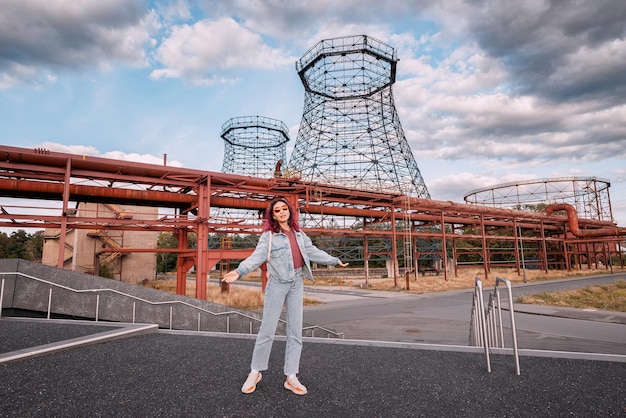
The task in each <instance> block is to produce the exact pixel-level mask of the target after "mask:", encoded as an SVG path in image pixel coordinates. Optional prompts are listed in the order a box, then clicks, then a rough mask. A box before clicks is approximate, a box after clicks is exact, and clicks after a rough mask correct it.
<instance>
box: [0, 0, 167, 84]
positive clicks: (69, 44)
mask: <svg viewBox="0 0 626 418" xmlns="http://www.w3.org/2000/svg"><path fill="white" fill-rule="evenodd" d="M157 29H158V25H157V23H156V16H155V14H154V13H151V12H147V11H146V9H145V8H143V7H142V3H141V2H140V1H137V0H131V1H129V0H108V1H106V2H104V1H99V0H81V1H80V2H76V1H72V0H57V1H53V2H51V1H48V0H28V1H22V0H5V1H3V2H2V12H1V13H0V45H2V46H3V47H2V48H0V80H4V81H0V88H8V87H13V86H15V85H19V84H22V83H35V84H39V83H45V82H46V81H47V80H49V78H50V75H49V74H50V73H64V72H72V73H74V72H80V71H81V70H86V69H90V68H97V69H100V70H110V69H112V68H113V67H115V66H116V65H120V64H121V65H128V66H132V67H142V66H147V65H148V61H147V58H146V54H145V51H144V47H145V46H149V45H151V44H152V43H153V40H152V38H151V34H152V33H154V32H155V31H156V30H157ZM24 69H28V71H24ZM52 77H54V75H53V76H52Z"/></svg>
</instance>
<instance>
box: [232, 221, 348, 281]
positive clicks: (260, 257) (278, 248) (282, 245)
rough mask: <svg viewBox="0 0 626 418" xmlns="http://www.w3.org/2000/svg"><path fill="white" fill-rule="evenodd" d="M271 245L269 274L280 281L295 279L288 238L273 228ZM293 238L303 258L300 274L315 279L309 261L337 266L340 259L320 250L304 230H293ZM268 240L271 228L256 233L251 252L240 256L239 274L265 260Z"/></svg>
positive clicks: (246, 272) (248, 270)
mask: <svg viewBox="0 0 626 418" xmlns="http://www.w3.org/2000/svg"><path fill="white" fill-rule="evenodd" d="M271 234H272V238H271V243H272V248H271V251H270V252H269V254H270V258H269V262H268V263H267V272H268V273H269V277H270V278H274V279H276V280H278V281H281V282H292V281H294V279H295V272H294V266H293V257H292V255H291V247H290V246H289V238H288V237H287V235H285V234H283V233H282V232H278V233H276V232H272V233H271ZM296 241H297V242H298V247H300V252H301V253H302V258H304V265H303V266H302V274H303V276H304V277H305V278H307V279H310V280H314V279H313V273H312V272H311V262H313V263H319V264H326V265H332V266H336V265H337V263H339V259H338V258H337V257H333V256H331V255H330V254H328V253H326V252H325V251H322V250H320V249H319V248H317V247H316V246H314V245H313V243H312V242H311V238H309V237H308V236H307V235H306V234H305V233H304V232H303V231H299V232H296ZM269 244H270V232H269V231H265V232H263V234H261V236H260V237H259V242H258V243H257V246H256V248H255V249H254V252H253V253H252V254H250V256H249V257H248V258H246V259H245V260H243V261H242V262H241V263H240V264H239V267H237V271H238V272H239V277H241V276H244V275H246V274H248V273H250V272H252V271H254V270H256V269H257V268H259V266H260V265H261V264H263V263H265V262H266V261H268V260H267V254H268V246H269Z"/></svg>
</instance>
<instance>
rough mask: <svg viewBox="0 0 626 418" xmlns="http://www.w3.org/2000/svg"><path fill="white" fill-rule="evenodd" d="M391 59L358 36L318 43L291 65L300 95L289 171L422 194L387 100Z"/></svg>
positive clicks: (388, 51) (389, 51) (387, 49)
mask: <svg viewBox="0 0 626 418" xmlns="http://www.w3.org/2000/svg"><path fill="white" fill-rule="evenodd" d="M397 62H398V59H397V57H396V52H395V50H394V48H392V47H391V46H389V45H386V44H384V43H382V42H380V41H378V40H376V39H373V38H371V37H368V36H365V35H359V36H347V37H341V38H334V39H327V40H323V41H321V42H319V43H318V44H317V45H315V46H314V47H313V48H311V49H310V50H309V51H307V52H306V53H305V54H304V56H303V57H302V58H301V59H300V60H299V61H298V62H296V69H297V71H298V75H299V76H300V79H301V80H302V83H303V85H304V89H305V98H304V110H303V116H302V121H301V123H300V129H299V131H298V137H297V140H296V144H295V147H294V151H293V153H292V155H291V158H290V161H289V168H288V170H289V172H293V173H295V174H296V176H297V177H300V178H302V179H303V180H306V181H313V182H319V183H326V184H335V185H339V186H343V187H349V188H353V189H358V190H369V191H376V192H386V193H399V194H403V195H408V196H413V197H419V198H426V199H429V198H430V194H429V193H428V190H427V188H426V184H425V183H424V180H423V179H422V176H421V174H420V171H419V169H418V167H417V163H416V161H415V157H414V155H413V153H412V151H411V149H410V147H409V144H408V142H407V140H406V138H405V136H404V132H403V130H402V126H401V125H400V120H399V118H398V113H397V111H396V108H395V105H394V100H393V93H392V89H391V86H392V85H393V83H394V82H395V77H396V64H397Z"/></svg>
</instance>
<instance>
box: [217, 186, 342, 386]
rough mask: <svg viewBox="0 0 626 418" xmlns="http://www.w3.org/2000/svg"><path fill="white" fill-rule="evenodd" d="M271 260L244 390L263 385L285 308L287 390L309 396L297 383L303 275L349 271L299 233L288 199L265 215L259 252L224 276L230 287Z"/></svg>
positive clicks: (273, 205) (271, 206) (273, 203)
mask: <svg viewBox="0 0 626 418" xmlns="http://www.w3.org/2000/svg"><path fill="white" fill-rule="evenodd" d="M266 261H267V271H268V273H269V279H268V281H267V285H266V288H265V301H264V303H263V320H262V322H261V328H260V329H259V333H258V335H257V338H256V343H255V345H254V351H253V353H252V363H251V366H250V369H251V370H250V374H249V375H248V378H247V379H246V381H245V383H244V384H243V386H242V387H241V391H242V392H243V393H252V392H254V390H255V389H256V385H257V383H259V382H260V381H261V371H264V370H267V368H268V362H269V357H270V352H271V350H272V343H273V342H274V334H275V333H276V327H277V325H278V320H279V319H280V314H281V312H282V308H283V304H284V305H285V308H286V309H285V310H286V312H285V315H286V321H287V345H286V348H285V363H284V372H285V376H286V379H285V384H284V387H285V389H288V390H291V391H292V392H294V393H296V394H298V395H305V394H306V393H307V389H306V387H304V385H302V384H301V383H300V381H298V378H297V376H296V375H297V374H298V371H299V370H298V368H299V365H300V353H301V351H302V301H303V290H304V283H303V277H306V278H308V279H311V280H313V275H312V273H311V262H314V263H319V264H327V265H334V266H336V265H339V266H341V267H345V266H347V265H348V264H347V263H342V262H341V260H339V259H338V258H337V257H333V256H331V255H329V254H327V253H326V252H324V251H322V250H320V249H318V248H317V247H315V246H314V245H313V243H312V242H311V239H310V238H309V237H308V236H307V235H306V234H305V233H304V232H303V231H301V230H300V226H299V224H298V217H297V213H296V212H295V211H294V209H293V207H292V206H291V205H290V204H289V203H288V202H287V200H286V199H284V198H282V197H279V198H275V199H274V200H272V201H271V202H270V204H269V206H268V207H267V209H266V211H265V224H264V231H263V234H261V236H260V237H259V242H258V244H257V246H256V248H255V250H254V252H253V253H252V254H251V255H250V256H249V257H248V258H246V259H245V260H244V261H242V262H241V264H239V267H237V269H235V270H232V271H230V272H228V273H226V274H225V275H224V277H222V280H223V281H225V282H226V283H231V282H234V281H235V280H237V279H238V278H240V277H242V276H244V275H246V274H248V273H250V272H252V271H254V270H256V269H257V268H258V267H259V266H260V265H261V264H263V263H265V262H266Z"/></svg>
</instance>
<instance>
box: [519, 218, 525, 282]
mask: <svg viewBox="0 0 626 418" xmlns="http://www.w3.org/2000/svg"><path fill="white" fill-rule="evenodd" d="M518 228H519V247H520V250H521V251H522V272H523V274H524V283H526V263H525V262H524V243H523V242H522V227H521V226H518Z"/></svg>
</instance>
